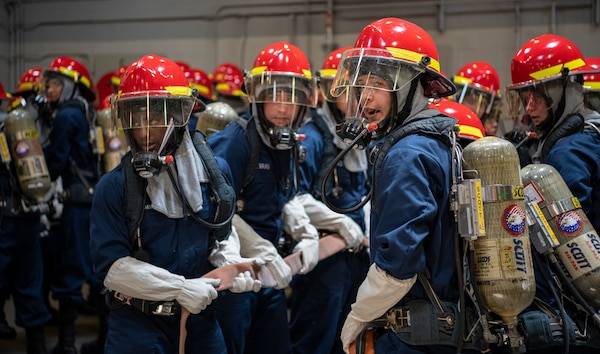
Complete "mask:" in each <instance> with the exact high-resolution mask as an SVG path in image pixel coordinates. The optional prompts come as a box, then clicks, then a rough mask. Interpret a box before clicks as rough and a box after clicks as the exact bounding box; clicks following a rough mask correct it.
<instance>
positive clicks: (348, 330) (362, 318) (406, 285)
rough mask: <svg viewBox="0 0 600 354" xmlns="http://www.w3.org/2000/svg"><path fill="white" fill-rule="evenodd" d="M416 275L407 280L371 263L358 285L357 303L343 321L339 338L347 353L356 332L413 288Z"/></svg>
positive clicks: (356, 334)
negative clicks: (395, 276)
mask: <svg viewBox="0 0 600 354" xmlns="http://www.w3.org/2000/svg"><path fill="white" fill-rule="evenodd" d="M416 279H417V275H415V276H413V277H412V278H410V279H397V278H394V277H392V276H391V275H389V274H388V273H386V272H385V271H384V270H383V269H381V268H379V267H378V266H377V264H375V263H373V264H372V265H371V268H369V272H368V273H367V277H366V278H365V280H364V281H363V283H362V284H361V285H360V287H359V288H358V293H357V294H356V302H355V303H354V304H352V310H351V311H350V313H349V314H348V317H347V318H346V322H344V327H343V328H342V333H341V335H340V339H341V341H342V348H343V349H344V352H346V353H349V347H350V344H352V343H353V342H354V341H355V340H356V337H357V336H358V334H359V333H360V332H361V331H362V330H363V329H365V327H366V326H367V325H368V323H369V322H371V321H373V320H374V319H376V318H378V317H380V316H381V315H383V314H384V313H385V312H386V311H387V310H389V309H390V308H392V307H393V306H394V305H395V304H396V303H398V301H400V300H401V299H402V298H403V297H404V295H406V293H408V291H409V290H410V289H411V288H412V286H413V285H414V284H415V281H416Z"/></svg>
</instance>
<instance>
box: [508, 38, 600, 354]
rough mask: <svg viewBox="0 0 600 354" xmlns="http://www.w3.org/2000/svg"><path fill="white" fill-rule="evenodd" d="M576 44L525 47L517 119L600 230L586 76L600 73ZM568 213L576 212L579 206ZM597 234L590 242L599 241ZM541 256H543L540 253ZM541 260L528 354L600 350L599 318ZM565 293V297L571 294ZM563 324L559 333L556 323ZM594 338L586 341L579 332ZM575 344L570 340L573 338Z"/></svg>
mask: <svg viewBox="0 0 600 354" xmlns="http://www.w3.org/2000/svg"><path fill="white" fill-rule="evenodd" d="M597 71H598V69H597V68H593V67H592V66H591V65H589V64H588V63H587V62H586V60H585V58H584V57H583V55H582V53H581V51H580V50H579V48H578V47H577V46H576V45H575V44H574V43H573V42H572V41H570V40H569V39H567V38H565V37H562V36H559V35H555V34H543V35H540V36H537V37H534V38H532V39H530V40H528V41H527V42H526V43H524V44H523V45H522V46H521V48H519V50H518V51H517V52H516V53H515V55H514V56H513V58H512V62H511V77H512V84H511V85H509V86H507V88H506V98H507V103H508V109H509V116H511V117H514V119H515V120H516V121H517V122H518V123H521V124H523V126H518V127H517V128H521V129H524V130H527V131H533V132H535V133H536V136H535V137H533V138H530V139H528V141H524V142H523V143H522V145H523V146H525V147H527V148H528V152H529V157H530V159H531V160H532V161H533V162H534V163H542V164H548V165H551V166H553V167H554V168H555V169H556V170H557V171H558V172H559V173H560V175H561V177H562V179H563V180H564V182H565V183H566V185H567V186H568V188H569V190H570V191H571V192H572V194H573V195H574V196H575V197H576V198H577V199H578V201H579V203H580V206H581V209H582V210H583V211H584V212H585V214H586V215H587V217H588V219H589V220H590V222H591V223H592V225H593V226H594V229H595V230H599V229H600V185H599V184H598V182H597V181H599V180H600V128H599V127H600V114H599V113H598V112H596V111H593V110H591V109H590V108H588V107H586V106H585V103H584V94H583V92H584V88H583V84H584V82H585V79H584V76H585V74H592V73H594V72H597ZM564 208H567V209H565V211H569V210H572V209H573V207H567V206H566V207H564ZM594 240H596V241H595V242H598V241H597V236H596V237H595V238H594V237H592V236H590V240H589V241H588V242H592V243H594ZM540 252H541V251H540ZM544 255H546V253H542V254H540V256H539V257H535V258H534V266H535V280H536V289H537V290H536V299H538V300H539V301H537V302H536V303H535V304H539V303H540V301H541V302H543V303H545V305H543V306H539V305H537V306H532V307H531V308H530V309H528V310H526V311H525V312H524V313H522V314H521V315H520V317H519V318H520V321H521V324H522V325H523V328H524V330H525V332H526V333H527V338H528V340H527V341H526V343H525V344H526V346H527V352H528V353H530V352H531V353H563V352H566V351H567V350H568V351H569V352H570V353H589V352H595V351H597V350H598V349H600V343H599V341H600V328H599V326H598V321H593V320H591V318H592V317H590V316H596V315H597V312H598V309H595V312H596V314H589V313H586V312H587V311H584V310H583V309H586V308H588V307H587V306H585V305H586V304H583V303H581V302H580V301H581V298H580V297H578V296H577V294H573V293H569V291H568V290H566V291H565V288H564V286H563V285H560V284H557V282H556V279H560V277H559V276H558V275H556V273H555V270H554V269H553V268H552V267H551V266H550V264H551V263H552V260H549V259H547V258H546V257H544ZM563 292H564V293H563ZM554 318H557V319H558V321H559V322H560V325H559V326H558V327H555V328H554V329H555V332H552V327H551V325H550V323H551V322H552V319H554ZM582 332H586V336H585V337H581V336H579V335H578V333H582ZM567 336H568V338H569V339H570V340H569V341H564V340H563V338H565V337H567Z"/></svg>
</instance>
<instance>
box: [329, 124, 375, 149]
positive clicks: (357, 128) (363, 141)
mask: <svg viewBox="0 0 600 354" xmlns="http://www.w3.org/2000/svg"><path fill="white" fill-rule="evenodd" d="M367 123H368V122H366V120H365V119H361V118H347V119H346V120H345V121H343V122H342V123H340V124H338V125H337V127H336V131H335V132H336V134H337V135H338V136H339V137H340V138H341V139H342V140H343V141H344V142H345V143H346V144H347V145H350V144H351V143H352V142H353V141H354V140H355V139H357V138H358V136H359V135H361V133H362V136H361V137H360V138H358V140H357V141H356V143H355V146H354V147H355V148H356V149H359V150H362V149H365V148H366V147H367V146H368V145H369V143H370V142H371V139H372V134H371V132H365V130H369V129H368V125H367Z"/></svg>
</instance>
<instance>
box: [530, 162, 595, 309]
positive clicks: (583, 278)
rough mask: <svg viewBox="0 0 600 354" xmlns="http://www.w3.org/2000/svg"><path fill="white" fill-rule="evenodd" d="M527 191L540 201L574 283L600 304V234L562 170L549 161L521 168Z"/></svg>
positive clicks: (533, 198) (539, 204)
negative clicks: (563, 176)
mask: <svg viewBox="0 0 600 354" xmlns="http://www.w3.org/2000/svg"><path fill="white" fill-rule="evenodd" d="M521 177H522V178H523V183H524V184H525V189H524V190H525V195H526V197H527V199H528V200H529V201H535V202H537V203H538V206H539V208H540V210H541V211H542V212H543V214H544V216H545V218H546V220H547V221H548V224H549V225H550V228H551V229H552V231H553V234H554V236H555V237H556V241H557V243H558V246H556V247H554V253H555V254H556V255H557V258H558V260H559V262H560V263H561V265H562V268H563V270H565V272H566V275H567V277H568V278H569V279H570V280H571V282H572V284H573V286H575V288H577V290H579V291H580V292H581V295H582V296H583V297H584V298H585V299H586V300H587V301H589V303H590V304H591V305H592V306H596V307H597V306H600V237H598V233H597V231H596V230H595V229H594V227H593V225H592V224H591V223H590V221H589V219H588V217H587V215H586V214H585V213H584V212H583V210H582V209H581V205H580V204H579V201H578V199H577V198H575V197H574V196H573V193H572V192H571V190H570V189H569V187H568V186H567V184H566V183H565V181H564V179H563V178H562V176H561V175H560V173H559V172H558V171H557V170H556V169H555V168H554V167H552V166H550V165H547V164H532V165H528V166H526V167H524V168H523V169H521Z"/></svg>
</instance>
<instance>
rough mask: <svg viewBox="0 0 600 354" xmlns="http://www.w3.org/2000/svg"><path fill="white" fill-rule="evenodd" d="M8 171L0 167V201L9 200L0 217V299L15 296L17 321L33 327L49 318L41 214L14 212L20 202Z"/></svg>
mask: <svg viewBox="0 0 600 354" xmlns="http://www.w3.org/2000/svg"><path fill="white" fill-rule="evenodd" d="M9 181H10V177H9V171H8V169H7V168H6V166H5V165H2V166H0V183H1V188H2V190H1V193H0V200H2V201H4V202H8V206H6V207H4V208H1V209H2V210H1V216H0V218H1V219H0V274H2V277H0V298H1V299H5V298H8V297H9V296H12V299H13V303H14V307H15V324H16V325H17V326H20V327H25V328H31V327H37V326H42V325H44V323H46V322H47V321H49V320H50V314H49V313H48V310H47V309H46V306H45V303H44V300H43V298H42V282H43V277H44V270H43V265H42V253H41V248H40V231H41V225H40V214H39V213H27V214H25V213H18V214H15V213H13V212H11V209H12V207H19V205H14V204H13V203H20V199H19V197H18V192H17V191H14V190H13V189H12V187H11V184H10V182H9Z"/></svg>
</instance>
